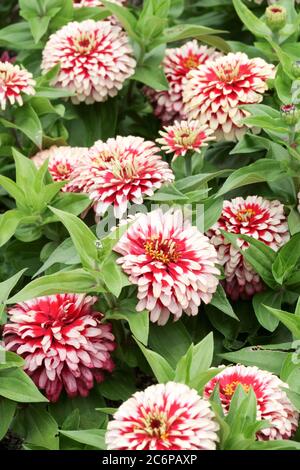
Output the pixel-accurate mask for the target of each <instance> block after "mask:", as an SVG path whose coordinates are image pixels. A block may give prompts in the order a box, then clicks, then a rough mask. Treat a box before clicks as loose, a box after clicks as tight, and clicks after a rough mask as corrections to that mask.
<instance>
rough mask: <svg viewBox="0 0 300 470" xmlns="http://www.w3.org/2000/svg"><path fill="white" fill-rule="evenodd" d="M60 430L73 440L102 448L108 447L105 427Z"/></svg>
mask: <svg viewBox="0 0 300 470" xmlns="http://www.w3.org/2000/svg"><path fill="white" fill-rule="evenodd" d="M59 432H60V434H62V435H63V436H66V437H68V438H69V439H72V440H73V441H76V442H80V443H82V444H86V445H88V446H92V447H96V448H97V449H100V450H105V449H106V445H105V434H106V431H105V429H86V430H84V431H63V430H62V429H61V430H60V431H59Z"/></svg>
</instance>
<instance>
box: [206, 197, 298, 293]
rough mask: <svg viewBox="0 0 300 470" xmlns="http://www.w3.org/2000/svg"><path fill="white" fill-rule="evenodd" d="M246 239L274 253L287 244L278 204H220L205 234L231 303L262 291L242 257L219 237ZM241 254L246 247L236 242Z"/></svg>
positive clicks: (255, 200)
mask: <svg viewBox="0 0 300 470" xmlns="http://www.w3.org/2000/svg"><path fill="white" fill-rule="evenodd" d="M220 229H221V230H224V231H226V232H228V233H234V234H242V235H248V236H250V237H253V238H255V239H256V240H259V241H261V242H263V243H265V244H266V245H268V246H270V247H271V248H272V249H273V250H275V251H277V250H278V249H279V248H280V247H281V246H282V245H284V244H285V243H286V242H287V241H288V240H289V232H288V224H287V219H286V217H285V215H284V207H283V205H282V204H281V203H280V202H279V201H268V200H267V199H263V198H262V197H260V196H248V197H247V198H246V199H243V198H241V197H237V198H235V199H232V201H224V204H223V211H222V214H221V217H220V219H219V220H218V222H217V223H216V224H215V225H214V226H213V227H212V228H211V229H210V230H209V231H208V236H209V238H210V240H211V242H212V243H213V245H214V246H215V247H216V250H217V252H218V258H219V263H220V264H221V265H222V266H224V270H225V278H226V280H225V288H226V291H227V293H228V295H230V297H232V298H233V299H234V300H236V299H237V298H238V297H240V296H241V297H242V298H249V297H252V296H253V295H254V294H255V293H256V292H259V291H261V290H262V289H263V284H262V281H261V279H260V277H259V275H258V274H257V273H256V272H255V271H254V269H253V268H252V267H251V266H250V265H249V263H247V261H246V260H245V259H244V258H243V255H242V254H241V253H240V252H239V250H238V249H237V248H235V247H234V246H233V245H232V244H231V243H230V242H228V241H227V240H226V239H225V238H224V236H223V235H222V233H221V231H220ZM238 245H239V247H240V248H241V249H242V250H246V249H247V248H248V246H249V245H248V243H247V242H246V241H244V240H242V239H239V240H238Z"/></svg>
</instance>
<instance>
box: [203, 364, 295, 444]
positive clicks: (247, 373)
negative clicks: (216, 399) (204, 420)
mask: <svg viewBox="0 0 300 470" xmlns="http://www.w3.org/2000/svg"><path fill="white" fill-rule="evenodd" d="M216 385H219V391H220V395H219V396H220V400H221V403H222V406H223V410H224V413H225V414H227V413H228V410H229V406H230V402H231V399H232V396H233V394H234V392H235V390H236V388H237V387H238V385H241V386H242V387H243V389H244V390H245V392H246V393H247V392H249V390H250V388H251V387H252V389H253V391H254V393H255V395H256V400H257V420H267V421H269V422H270V427H269V428H265V429H262V430H260V431H259V432H258V433H257V438H258V440H272V441H273V440H275V439H289V438H290V437H291V436H292V434H293V433H294V432H295V431H296V429H297V427H298V419H299V414H298V413H297V411H296V409H295V408H294V406H293V404H292V403H291V401H290V400H289V398H288V397H287V394H286V393H285V391H284V390H283V387H285V388H288V385H287V384H286V383H284V382H282V381H281V380H280V379H279V378H278V377H276V375H274V374H271V372H267V371H265V370H261V369H258V367H246V366H243V365H236V366H231V367H227V368H226V369H225V370H224V371H223V372H221V373H220V374H218V375H216V376H215V377H214V378H213V379H211V380H210V381H209V382H208V384H207V385H206V386H205V389H204V397H206V398H209V397H210V395H211V394H212V392H213V390H214V388H215V386H216Z"/></svg>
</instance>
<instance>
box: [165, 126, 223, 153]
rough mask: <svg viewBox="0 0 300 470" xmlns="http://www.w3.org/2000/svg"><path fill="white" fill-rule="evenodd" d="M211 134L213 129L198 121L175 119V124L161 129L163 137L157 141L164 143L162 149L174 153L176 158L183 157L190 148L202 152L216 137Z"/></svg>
mask: <svg viewBox="0 0 300 470" xmlns="http://www.w3.org/2000/svg"><path fill="white" fill-rule="evenodd" d="M211 134H213V131H212V130H211V129H209V128H208V126H207V125H203V124H200V123H199V122H198V121H180V122H178V121H175V123H174V125H173V126H167V127H164V130H163V131H160V135H161V136H162V138H160V139H157V140H156V142H157V143H159V144H161V145H162V150H165V151H166V153H173V154H174V157H173V160H175V159H176V158H177V157H180V156H182V157H183V156H184V155H185V154H186V153H187V152H188V151H189V150H193V151H194V152H198V153H200V152H201V149H202V148H203V147H205V146H207V145H208V142H209V141H211V140H214V139H215V137H213V136H212V135H211Z"/></svg>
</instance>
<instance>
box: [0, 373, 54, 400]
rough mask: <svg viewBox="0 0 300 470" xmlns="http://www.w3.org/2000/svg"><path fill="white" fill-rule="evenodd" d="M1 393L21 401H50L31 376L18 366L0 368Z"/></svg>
mask: <svg viewBox="0 0 300 470" xmlns="http://www.w3.org/2000/svg"><path fill="white" fill-rule="evenodd" d="M0 395H1V396H3V397H5V398H9V399H10V400H14V401H17V402H20V403H37V402H47V401H48V400H47V398H45V397H44V396H43V395H42V394H41V393H40V392H39V390H38V389H37V387H36V386H35V385H34V383H33V382H32V380H31V379H30V378H29V376H28V375H27V374H26V373H25V372H24V371H23V370H21V369H16V368H13V369H5V370H0Z"/></svg>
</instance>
